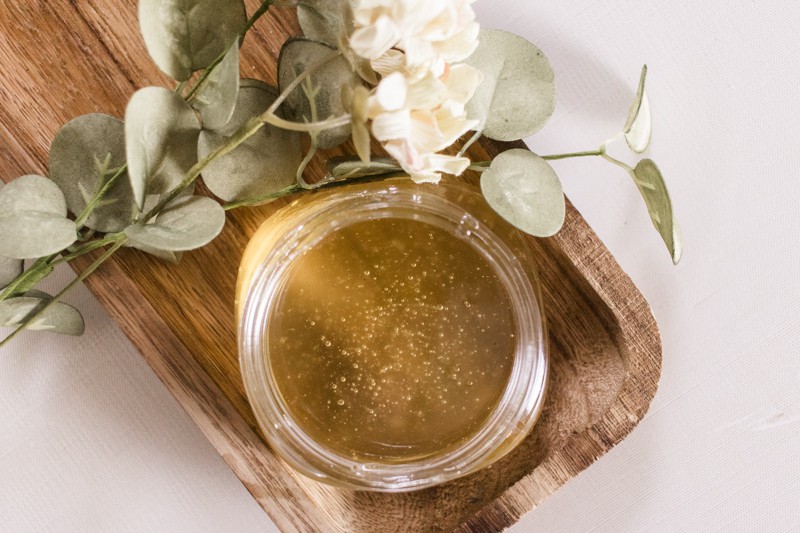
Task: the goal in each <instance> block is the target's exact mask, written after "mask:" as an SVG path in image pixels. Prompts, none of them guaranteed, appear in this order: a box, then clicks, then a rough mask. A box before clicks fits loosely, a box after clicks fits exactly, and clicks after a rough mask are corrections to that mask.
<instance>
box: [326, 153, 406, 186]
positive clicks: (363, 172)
mask: <svg viewBox="0 0 800 533" xmlns="http://www.w3.org/2000/svg"><path fill="white" fill-rule="evenodd" d="M402 171H403V169H402V168H400V167H399V166H398V165H397V162H396V161H395V160H394V159H390V158H388V157H376V158H373V159H372V161H370V162H369V163H364V162H363V161H361V159H357V158H356V159H353V158H349V157H334V158H332V159H330V160H329V161H328V180H329V182H332V181H344V180H349V179H358V178H368V177H373V176H388V175H390V174H394V173H397V172H402Z"/></svg>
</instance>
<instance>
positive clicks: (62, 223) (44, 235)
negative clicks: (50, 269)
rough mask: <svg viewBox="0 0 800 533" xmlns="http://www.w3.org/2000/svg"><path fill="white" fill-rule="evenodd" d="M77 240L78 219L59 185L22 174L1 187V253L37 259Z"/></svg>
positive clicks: (18, 257)
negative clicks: (70, 213)
mask: <svg viewBox="0 0 800 533" xmlns="http://www.w3.org/2000/svg"><path fill="white" fill-rule="evenodd" d="M76 240H77V228H76V227H75V223H74V222H73V221H71V220H69V219H68V218H67V203H66V200H64V195H63V193H62V192H61V189H59V188H58V185H56V184H55V183H53V182H52V181H50V180H49V179H47V178H44V177H42V176H22V177H20V178H17V179H16V180H14V181H12V182H11V183H9V184H8V185H6V186H5V187H3V189H2V190H0V256H3V257H7V258H11V259H33V258H37V257H43V256H46V255H50V254H54V253H57V252H60V251H61V250H63V249H65V248H67V247H68V246H70V245H71V244H72V243H74V242H75V241H76Z"/></svg>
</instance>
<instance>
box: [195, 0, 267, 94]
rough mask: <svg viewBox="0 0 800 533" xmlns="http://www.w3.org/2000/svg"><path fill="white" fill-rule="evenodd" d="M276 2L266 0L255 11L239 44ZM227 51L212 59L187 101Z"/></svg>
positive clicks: (240, 35)
mask: <svg viewBox="0 0 800 533" xmlns="http://www.w3.org/2000/svg"><path fill="white" fill-rule="evenodd" d="M274 3H275V0H264V2H262V3H261V6H260V7H259V8H258V9H257V10H256V12H255V13H253V16H251V17H250V18H249V19H248V20H247V24H245V25H244V27H243V28H242V30H241V31H240V32H239V37H238V39H237V42H238V43H239V46H241V44H242V43H243V42H244V38H245V36H247V32H249V31H250V29H251V28H252V27H253V25H255V23H256V22H257V21H258V19H260V18H261V17H262V16H264V14H265V13H266V12H267V11H269V8H270V6H272V4H274ZM227 53H228V48H226V49H225V50H223V51H222V53H221V54H220V55H219V56H217V58H216V59H215V60H214V61H212V62H211V64H210V65H209V66H208V67H207V68H206V69H205V70H204V71H203V74H202V75H201V76H200V77H199V78H198V79H197V82H196V83H195V84H194V85H193V86H192V89H191V90H190V91H189V94H187V95H186V100H187V101H190V100H192V99H193V98H194V96H195V94H197V91H199V90H200V87H202V86H203V83H204V82H205V81H206V79H207V78H208V77H209V76H210V75H211V72H213V70H214V69H215V68H216V67H217V65H219V64H220V63H222V61H223V60H224V59H225V55H226V54H227Z"/></svg>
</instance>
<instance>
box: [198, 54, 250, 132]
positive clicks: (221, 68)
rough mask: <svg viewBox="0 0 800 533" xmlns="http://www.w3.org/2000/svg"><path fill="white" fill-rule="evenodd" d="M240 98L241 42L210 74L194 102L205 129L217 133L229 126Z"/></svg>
mask: <svg viewBox="0 0 800 533" xmlns="http://www.w3.org/2000/svg"><path fill="white" fill-rule="evenodd" d="M238 96H239V40H238V39H237V40H236V42H235V43H233V45H232V46H231V47H230V48H229V49H228V52H227V53H226V54H225V59H223V60H222V62H221V63H220V64H219V65H217V66H216V68H215V69H214V70H213V71H212V72H211V74H209V76H208V77H207V78H206V80H205V81H204V82H203V85H202V86H201V87H200V89H199V90H198V91H197V94H196V96H195V97H194V99H193V100H192V102H191V103H192V107H194V109H196V110H197V111H198V112H199V113H200V116H201V117H202V119H203V128H204V129H208V130H212V131H217V130H219V129H220V128H222V127H224V126H225V124H227V123H228V122H229V121H230V120H231V117H232V116H233V110H234V109H235V108H236V99H237V98H238Z"/></svg>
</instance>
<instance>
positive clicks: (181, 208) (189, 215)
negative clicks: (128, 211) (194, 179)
mask: <svg viewBox="0 0 800 533" xmlns="http://www.w3.org/2000/svg"><path fill="white" fill-rule="evenodd" d="M224 226H225V210H224V209H223V208H222V206H221V205H219V204H218V203H217V202H215V201H214V200H212V199H211V198H206V197H203V196H191V197H188V198H179V199H178V200H175V201H174V202H172V203H171V204H169V205H168V206H167V207H165V208H164V210H163V211H161V213H160V214H159V215H158V216H157V217H156V219H155V220H154V221H153V222H152V223H150V224H145V225H139V224H137V225H134V226H131V227H129V228H127V229H126V230H125V235H126V236H127V237H128V239H129V240H130V244H131V246H133V247H134V248H141V249H143V250H144V251H147V252H149V251H150V250H160V251H166V252H187V251H189V250H195V249H197V248H202V247H203V246H205V245H206V244H208V243H210V242H211V241H213V240H214V239H215V238H216V237H217V235H219V234H220V232H221V231H222V228H223V227H224ZM151 253H152V252H151Z"/></svg>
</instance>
